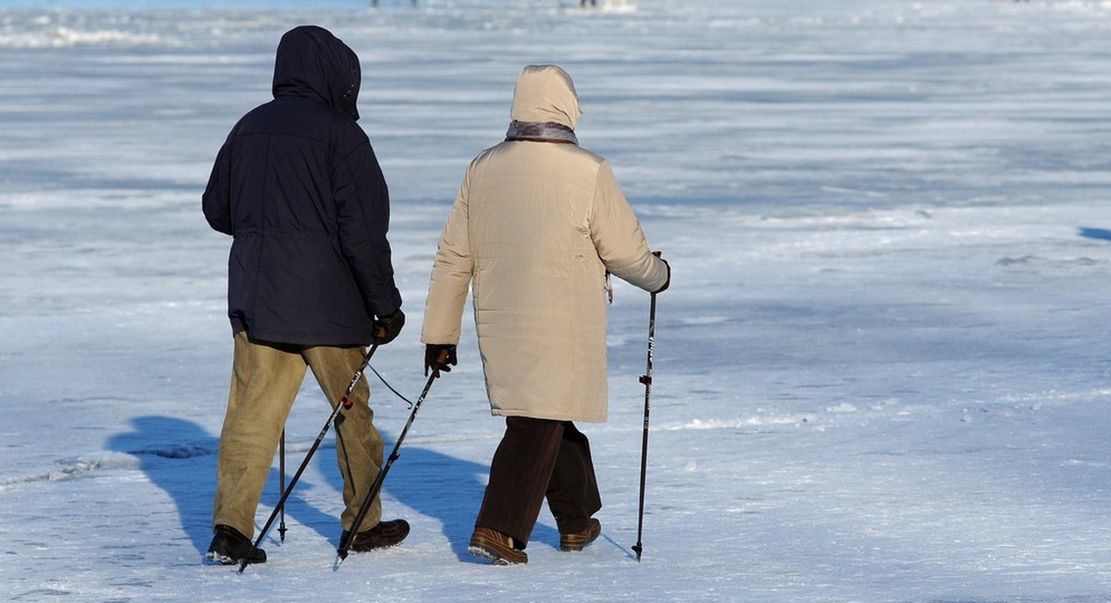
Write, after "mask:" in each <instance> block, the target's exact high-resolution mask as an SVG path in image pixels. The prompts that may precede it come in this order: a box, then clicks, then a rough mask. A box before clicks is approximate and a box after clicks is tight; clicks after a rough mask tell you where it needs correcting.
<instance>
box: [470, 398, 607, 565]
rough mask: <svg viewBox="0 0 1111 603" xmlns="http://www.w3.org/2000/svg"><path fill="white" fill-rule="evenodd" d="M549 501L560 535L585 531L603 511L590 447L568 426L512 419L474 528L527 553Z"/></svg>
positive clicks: (571, 426) (550, 421)
mask: <svg viewBox="0 0 1111 603" xmlns="http://www.w3.org/2000/svg"><path fill="white" fill-rule="evenodd" d="M545 497H547V499H548V508H549V509H551V511H552V515H553V516H554V517H555V520H556V524H557V525H558V527H559V531H560V533H568V532H578V531H581V530H583V529H585V528H586V526H587V522H588V520H589V519H590V517H591V516H592V515H594V514H595V513H597V512H598V510H599V509H601V508H602V500H601V497H600V496H599V494H598V480H597V478H596V477H595V475H594V463H593V462H592V461H591V459H590V442H589V441H588V440H587V439H586V436H585V435H583V433H582V432H581V431H579V430H578V429H577V428H576V427H575V425H574V424H573V423H571V422H570V421H552V420H548V419H531V418H528V417H508V418H506V420H505V435H504V436H503V437H502V440H501V444H499V445H498V450H497V452H495V453H494V460H493V462H491V463H490V483H489V484H488V485H487V486H486V496H485V497H484V498H483V499H482V509H481V510H480V511H479V512H478V519H477V520H475V527H484V528H491V529H494V530H497V531H498V532H501V533H502V534H506V535H508V536H512V537H513V540H515V541H516V542H517V543H518V546H520V547H521V548H524V546H525V544H526V543H527V542H528V540H529V536H530V535H531V534H532V528H533V526H535V525H536V518H537V516H539V515H540V505H541V504H543V502H544V498H545Z"/></svg>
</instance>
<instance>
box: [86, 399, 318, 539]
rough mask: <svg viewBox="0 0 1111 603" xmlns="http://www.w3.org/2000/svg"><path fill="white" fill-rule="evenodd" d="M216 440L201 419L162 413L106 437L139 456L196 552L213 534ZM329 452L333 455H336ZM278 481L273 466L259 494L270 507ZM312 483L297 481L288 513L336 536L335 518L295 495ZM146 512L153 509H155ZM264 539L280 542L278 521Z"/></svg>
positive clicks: (259, 522)
mask: <svg viewBox="0 0 1111 603" xmlns="http://www.w3.org/2000/svg"><path fill="white" fill-rule="evenodd" d="M219 444H220V440H219V438H217V437H215V436H213V435H211V434H209V433H208V432H207V431H205V429H204V428H203V427H201V426H200V425H198V424H196V423H193V422H191V421H186V420H183V419H180V418H176V417H164V416H144V417H136V418H134V419H132V420H131V430H130V431H127V432H124V433H120V434H116V435H114V436H112V437H111V438H110V439H109V440H108V448H109V449H111V450H114V451H116V452H123V453H125V454H130V455H132V456H134V457H136V458H137V459H139V462H140V467H141V468H142V470H143V472H144V473H145V474H146V475H147V477H148V478H149V479H150V481H151V482H152V483H153V484H155V485H156V486H158V487H159V488H161V489H162V490H163V491H164V492H166V494H167V495H168V496H169V497H170V499H171V500H173V502H174V505H175V507H176V510H177V515H178V518H179V522H180V526H181V529H182V531H183V532H184V533H185V534H186V535H187V537H188V538H189V539H190V541H191V542H192V544H193V547H194V548H195V549H197V551H198V553H199V554H203V553H204V552H205V551H206V550H207V549H208V542H209V540H210V539H211V538H212V498H213V496H214V495H215V493H216V453H217V451H218V450H219ZM324 456H325V457H327V456H329V455H324ZM331 456H332V457H333V458H334V455H331ZM300 460H301V459H300V457H294V456H290V457H289V458H288V459H287V461H288V462H290V463H300ZM295 469H296V465H294V466H293V468H289V469H287V470H288V471H289V472H290V473H292V471H293V470H295ZM277 484H278V472H277V471H276V470H271V472H270V475H269V477H268V480H267V482H266V488H265V490H263V494H262V501H261V502H262V504H263V505H266V506H267V507H273V506H274V505H275V504H277V502H278V499H279V498H280V496H281V495H280V492H279V491H278V487H277ZM311 488H312V485H311V484H309V483H307V482H306V481H305V480H303V479H302V481H301V482H299V483H298V485H297V490H295V491H294V493H293V495H291V496H290V498H289V500H288V501H286V515H287V516H289V517H295V518H296V519H297V522H298V523H299V524H301V525H304V526H309V527H311V528H312V529H313V530H314V531H316V532H317V533H319V534H321V535H322V536H324V537H325V538H333V537H334V539H336V540H338V539H339V534H338V532H339V521H338V519H337V518H336V517H334V516H332V515H329V514H327V513H323V512H321V511H320V510H319V509H316V508H315V507H313V506H312V505H310V504H308V503H306V502H305V501H304V500H302V499H301V498H299V497H298V495H297V493H298V492H304V491H305V490H307V489H311ZM261 510H263V508H262V507H261V506H260V511H261ZM150 513H151V514H152V515H156V514H157V512H156V511H155V510H153V509H152V510H150ZM268 516H269V511H267V512H266V513H265V514H263V513H259V516H258V517H257V523H256V528H261V526H262V524H263V523H264V522H265V521H266V518H267V517H268ZM167 533H170V532H167ZM171 538H172V537H171ZM267 542H268V543H270V544H277V543H278V531H277V525H276V524H275V525H274V526H273V527H272V528H271V529H270V533H269V534H267Z"/></svg>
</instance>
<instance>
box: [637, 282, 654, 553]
mask: <svg viewBox="0 0 1111 603" xmlns="http://www.w3.org/2000/svg"><path fill="white" fill-rule="evenodd" d="M655 339H656V294H655V293H653V294H652V307H651V309H650V310H649V311H648V370H647V371H646V372H645V373H644V375H642V376H641V378H640V382H641V383H643V384H644V436H643V438H642V440H641V445H640V513H639V515H638V516H637V543H636V544H634V545H633V551H634V552H636V554H637V563H639V562H640V554H641V553H642V552H643V551H644V545H643V544H642V543H641V534H642V532H643V531H644V480H645V478H646V477H647V476H648V409H649V401H650V400H651V399H652V346H653V344H654V343H655Z"/></svg>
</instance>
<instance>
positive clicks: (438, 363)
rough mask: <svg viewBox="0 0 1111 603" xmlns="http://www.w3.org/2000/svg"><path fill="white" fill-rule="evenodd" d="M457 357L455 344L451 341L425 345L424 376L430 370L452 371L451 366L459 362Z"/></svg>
mask: <svg viewBox="0 0 1111 603" xmlns="http://www.w3.org/2000/svg"><path fill="white" fill-rule="evenodd" d="M458 362H459V361H458V360H457V359H456V358H455V346H454V345H451V344H450V343H430V344H428V345H426V346H424V376H425V377H427V376H428V371H430V370H431V371H443V372H445V373H450V372H451V367H449V366H448V365H449V364H450V365H451V366H455V365H456V364H458Z"/></svg>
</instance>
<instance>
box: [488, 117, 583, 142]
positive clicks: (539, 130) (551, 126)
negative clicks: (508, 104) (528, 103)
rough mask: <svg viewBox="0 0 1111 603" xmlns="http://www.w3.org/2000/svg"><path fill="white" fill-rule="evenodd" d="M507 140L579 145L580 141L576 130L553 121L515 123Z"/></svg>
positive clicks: (510, 127)
mask: <svg viewBox="0 0 1111 603" xmlns="http://www.w3.org/2000/svg"><path fill="white" fill-rule="evenodd" d="M505 139H506V140H527V141H530V142H560V143H565V144H574V145H577V144H579V139H578V138H576V137H575V131H574V130H572V129H571V128H568V127H567V126H565V125H563V124H557V123H555V122H552V121H549V122H546V123H539V122H532V121H513V122H512V123H510V124H509V131H508V132H506V133H505Z"/></svg>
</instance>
